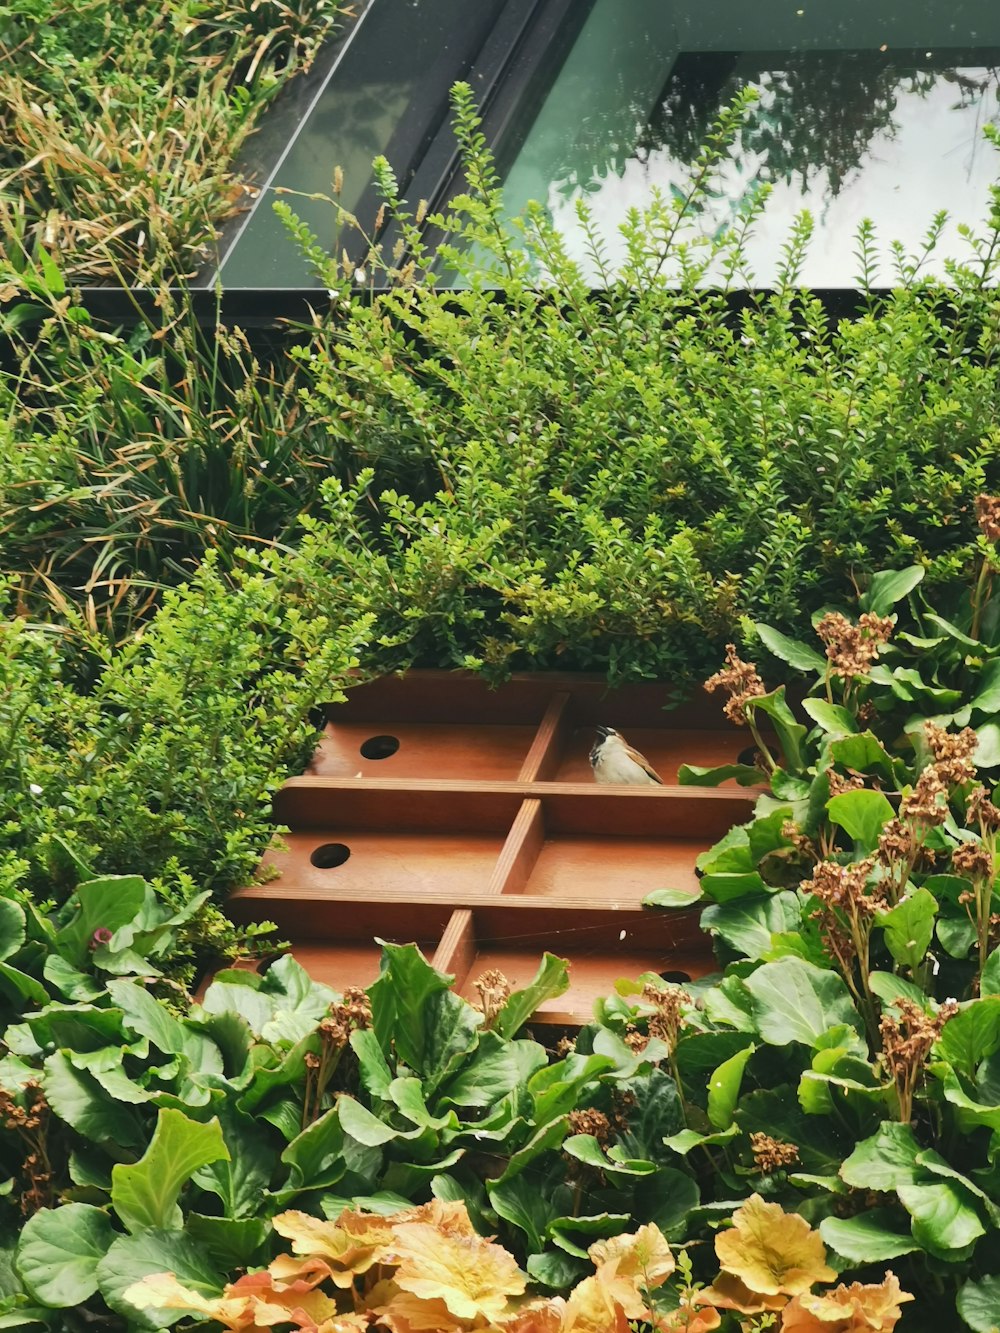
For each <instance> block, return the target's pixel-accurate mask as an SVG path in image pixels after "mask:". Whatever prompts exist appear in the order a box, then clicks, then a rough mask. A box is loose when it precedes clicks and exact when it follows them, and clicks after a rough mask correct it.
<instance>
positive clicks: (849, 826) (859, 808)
mask: <svg viewBox="0 0 1000 1333" xmlns="http://www.w3.org/2000/svg"><path fill="white" fill-rule="evenodd" d="M826 809H827V814H828V815H829V816H830V820H831V822H832V823H834V824H837V825H839V826H840V827H841V828H842V829H843V830H844V832H845V833H847V834H848V835H849V836H850V837H852V838H853V839H854V841H855V842H856V843H859V844H860V846H861V849H862V851H863V852H866V853H867V852H873V851H874V850H875V848H876V847H877V846H878V840H879V837H880V835H881V833H882V830H883V828H885V825H886V823H887V822H888V821H889V820H890V819H892V817H893V815H894V814H895V811H894V810H893V808H892V806H891V805H890V804H889V802H888V800H887V799H886V798H885V796H884V795H883V794H882V792H880V791H864V790H859V791H845V792H841V793H840V795H839V796H834V797H832V798H831V799H830V800H829V801H827V803H826Z"/></svg>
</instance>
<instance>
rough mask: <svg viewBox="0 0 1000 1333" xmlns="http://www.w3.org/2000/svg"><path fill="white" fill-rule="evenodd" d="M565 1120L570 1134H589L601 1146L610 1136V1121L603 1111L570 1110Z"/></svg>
mask: <svg viewBox="0 0 1000 1333" xmlns="http://www.w3.org/2000/svg"><path fill="white" fill-rule="evenodd" d="M567 1120H568V1121H569V1132H570V1133H571V1134H590V1135H592V1136H593V1137H594V1138H595V1139H596V1140H597V1142H598V1143H600V1144H601V1145H602V1147H603V1145H604V1144H605V1143H607V1142H608V1140H609V1139H610V1138H611V1121H610V1120H609V1119H608V1117H607V1116H606V1115H605V1114H604V1112H603V1111H595V1110H585V1111H570V1113H569V1115H568V1116H567Z"/></svg>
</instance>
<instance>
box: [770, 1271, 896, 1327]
mask: <svg viewBox="0 0 1000 1333" xmlns="http://www.w3.org/2000/svg"><path fill="white" fill-rule="evenodd" d="M912 1300H913V1297H912V1296H911V1295H910V1294H909V1293H908V1292H905V1291H902V1290H901V1289H900V1285H899V1280H898V1278H897V1277H896V1275H895V1274H894V1273H886V1275H885V1278H884V1279H883V1281H882V1282H880V1283H878V1284H877V1285H875V1284H868V1285H865V1284H863V1283H861V1282H852V1283H851V1284H850V1286H846V1285H843V1284H841V1286H839V1287H834V1288H833V1290H832V1291H826V1292H822V1293H816V1294H815V1295H813V1294H810V1293H803V1295H801V1296H796V1298H795V1300H794V1301H791V1302H790V1303H789V1304H788V1305H787V1306H786V1307H785V1312H784V1315H783V1316H782V1323H781V1327H782V1329H788V1330H791V1333H889V1331H890V1330H891V1329H894V1328H895V1327H896V1323H897V1321H898V1319H899V1318H900V1315H901V1314H902V1311H901V1310H900V1308H899V1307H900V1305H902V1304H903V1302H904V1301H912Z"/></svg>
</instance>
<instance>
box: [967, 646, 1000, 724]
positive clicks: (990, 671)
mask: <svg viewBox="0 0 1000 1333" xmlns="http://www.w3.org/2000/svg"><path fill="white" fill-rule="evenodd" d="M972 707H973V708H978V709H979V711H980V712H981V713H989V714H991V715H996V714H997V713H1000V658H998V659H996V660H995V661H993V662H987V663H986V665H985V666H984V667H983V669H982V671H981V672H980V673H979V679H978V680H977V681H976V693H975V695H974V696H973V698H972Z"/></svg>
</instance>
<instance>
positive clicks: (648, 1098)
mask: <svg viewBox="0 0 1000 1333" xmlns="http://www.w3.org/2000/svg"><path fill="white" fill-rule="evenodd" d="M725 1035H728V1034H725ZM619 1087H620V1089H621V1091H622V1092H623V1093H624V1092H630V1093H631V1094H632V1096H633V1097H634V1098H635V1105H634V1106H633V1107H631V1109H630V1110H629V1113H628V1120H627V1124H626V1125H625V1127H624V1128H623V1129H622V1130H621V1131H620V1132H619V1135H618V1146H619V1147H620V1148H621V1150H622V1152H624V1153H626V1154H627V1155H628V1156H629V1157H632V1158H648V1159H649V1161H651V1162H662V1161H663V1160H664V1158H665V1156H666V1154H665V1153H664V1152H663V1149H662V1144H663V1140H664V1139H665V1138H667V1137H668V1136H669V1135H671V1134H674V1133H676V1132H677V1130H679V1129H680V1128H681V1126H682V1125H683V1124H684V1108H683V1107H682V1106H681V1100H680V1094H679V1093H678V1091H677V1084H676V1083H675V1082H674V1080H673V1079H672V1078H671V1076H670V1075H669V1074H668V1073H667V1071H666V1070H665V1069H661V1068H659V1067H658V1066H654V1067H653V1068H652V1069H650V1071H649V1072H648V1073H647V1074H641V1075H639V1076H638V1077H636V1078H633V1079H629V1080H628V1081H627V1082H625V1081H623V1082H622V1083H621V1084H620V1085H619Z"/></svg>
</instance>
